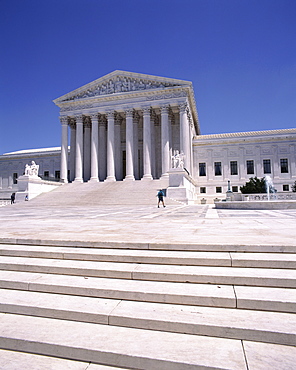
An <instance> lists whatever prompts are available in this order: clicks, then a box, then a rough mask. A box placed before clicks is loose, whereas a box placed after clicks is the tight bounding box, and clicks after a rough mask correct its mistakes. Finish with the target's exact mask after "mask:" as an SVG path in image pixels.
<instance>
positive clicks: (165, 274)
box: [0, 256, 296, 288]
mask: <svg viewBox="0 0 296 370" xmlns="http://www.w3.org/2000/svg"><path fill="white" fill-rule="evenodd" d="M0 270H10V271H27V272H41V273H51V274H64V275H79V276H88V277H108V278H118V279H132V280H154V281H172V282H184V283H185V282H189V283H200V284H223V285H248V286H265V287H281V288H295V287H296V270H291V269H290V270H288V269H287V270H285V269H266V268H265V269H260V268H240V267H217V266H177V265H159V264H135V263H118V262H114V263H113V262H97V261H77V260H60V259H45V258H26V257H10V256H0Z"/></svg>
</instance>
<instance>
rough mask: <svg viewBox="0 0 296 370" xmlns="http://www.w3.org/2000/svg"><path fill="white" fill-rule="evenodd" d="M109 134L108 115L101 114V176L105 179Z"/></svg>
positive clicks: (101, 179) (102, 179) (101, 178)
mask: <svg viewBox="0 0 296 370" xmlns="http://www.w3.org/2000/svg"><path fill="white" fill-rule="evenodd" d="M106 154H107V135H106V117H105V116H104V115H103V114H100V116H99V178H100V181H104V180H105V179H106V177H107V155H106Z"/></svg>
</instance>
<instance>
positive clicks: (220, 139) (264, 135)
mask: <svg viewBox="0 0 296 370" xmlns="http://www.w3.org/2000/svg"><path fill="white" fill-rule="evenodd" d="M295 139H296V129H294V128H292V129H280V130H266V131H250V132H234V133H227V134H213V135H199V136H195V137H194V139H193V145H194V146H199V147H201V146H217V145H227V144H231V145H232V144H240V145H243V144H256V143H260V144H262V143H263V142H265V143H272V142H274V141H279V142H283V141H287V140H288V141H293V140H294V141H295ZM295 145H296V142H295Z"/></svg>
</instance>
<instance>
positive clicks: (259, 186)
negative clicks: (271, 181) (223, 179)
mask: <svg viewBox="0 0 296 370" xmlns="http://www.w3.org/2000/svg"><path fill="white" fill-rule="evenodd" d="M240 191H241V192H242V193H243V194H256V193H266V186H265V178H264V177H262V179H258V177H257V176H255V177H251V178H250V180H249V181H248V182H246V184H245V185H243V186H241V187H240Z"/></svg>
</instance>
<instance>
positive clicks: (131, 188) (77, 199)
mask: <svg viewBox="0 0 296 370" xmlns="http://www.w3.org/2000/svg"><path fill="white" fill-rule="evenodd" d="M168 186H169V182H168V179H165V178H164V179H160V180H138V181H111V182H84V183H79V182H73V183H69V184H65V185H63V186H59V187H58V188H56V189H54V190H52V191H50V192H48V193H43V194H41V195H39V196H38V197H36V198H33V199H32V200H31V201H30V202H28V203H27V205H29V203H30V204H32V206H36V205H42V206H54V207H59V206H75V207H79V206H81V205H85V206H88V205H93V206H95V205H117V206H124V205H139V204H140V205H154V204H156V203H157V197H156V195H157V193H158V191H159V189H164V190H165V189H166V188H167V187H168ZM165 203H167V204H180V202H178V201H176V200H173V199H170V198H168V197H166V198H165Z"/></svg>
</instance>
